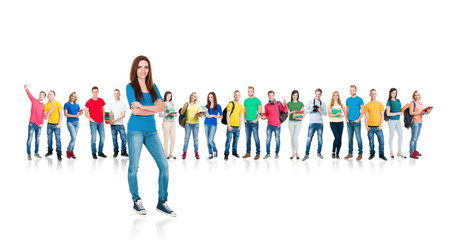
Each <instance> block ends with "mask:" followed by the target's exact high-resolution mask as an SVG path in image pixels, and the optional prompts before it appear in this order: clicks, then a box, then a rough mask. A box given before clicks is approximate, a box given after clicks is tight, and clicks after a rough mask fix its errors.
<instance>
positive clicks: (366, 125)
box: [364, 113, 369, 132]
mask: <svg viewBox="0 0 449 240" xmlns="http://www.w3.org/2000/svg"><path fill="white" fill-rule="evenodd" d="M364 115H365V127H366V130H368V132H369V127H368V118H369V114H368V113H365V114H364Z"/></svg>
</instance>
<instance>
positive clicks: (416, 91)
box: [412, 90, 421, 101]
mask: <svg viewBox="0 0 449 240" xmlns="http://www.w3.org/2000/svg"><path fill="white" fill-rule="evenodd" d="M415 93H417V94H418V95H419V100H421V93H420V92H419V91H418V90H415V91H414V92H413V95H412V100H413V101H415Z"/></svg>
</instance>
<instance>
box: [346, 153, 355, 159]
mask: <svg viewBox="0 0 449 240" xmlns="http://www.w3.org/2000/svg"><path fill="white" fill-rule="evenodd" d="M352 157H353V156H352V154H348V155H346V157H345V159H350V158H352Z"/></svg>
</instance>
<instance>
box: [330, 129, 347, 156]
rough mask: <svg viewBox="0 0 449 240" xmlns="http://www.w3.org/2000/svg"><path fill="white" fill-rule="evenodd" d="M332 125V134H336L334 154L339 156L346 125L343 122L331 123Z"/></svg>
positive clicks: (333, 145) (333, 147) (333, 146)
mask: <svg viewBox="0 0 449 240" xmlns="http://www.w3.org/2000/svg"><path fill="white" fill-rule="evenodd" d="M330 125H331V130H332V133H333V134H334V143H333V144H332V153H335V154H337V155H339V154H340V149H341V138H342V136H343V128H344V127H345V125H344V124H343V122H331V123H330Z"/></svg>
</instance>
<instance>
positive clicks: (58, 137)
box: [47, 123, 61, 153]
mask: <svg viewBox="0 0 449 240" xmlns="http://www.w3.org/2000/svg"><path fill="white" fill-rule="evenodd" d="M56 125H58V124H53V123H48V124H47V142H48V151H53V133H55V140H56V152H58V153H60V152H61V128H57V127H56Z"/></svg>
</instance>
